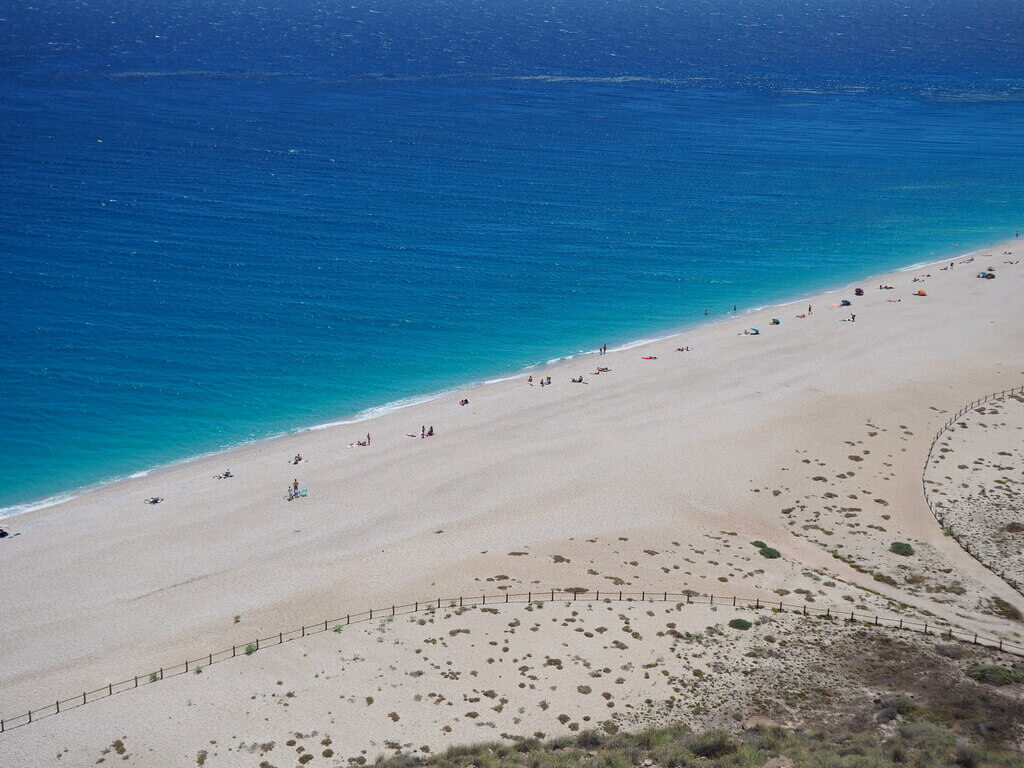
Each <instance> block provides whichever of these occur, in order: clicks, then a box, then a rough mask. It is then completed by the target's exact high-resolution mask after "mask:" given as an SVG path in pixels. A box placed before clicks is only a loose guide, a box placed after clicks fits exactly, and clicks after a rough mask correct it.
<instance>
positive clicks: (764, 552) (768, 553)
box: [761, 547, 782, 560]
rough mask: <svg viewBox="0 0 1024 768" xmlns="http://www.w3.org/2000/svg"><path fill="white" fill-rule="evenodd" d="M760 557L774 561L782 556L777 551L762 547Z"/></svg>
mask: <svg viewBox="0 0 1024 768" xmlns="http://www.w3.org/2000/svg"><path fill="white" fill-rule="evenodd" d="M761 557H767V558H768V559H769V560H774V559H775V558H777V557H782V555H780V554H779V550H777V549H773V548H772V547H762V548H761Z"/></svg>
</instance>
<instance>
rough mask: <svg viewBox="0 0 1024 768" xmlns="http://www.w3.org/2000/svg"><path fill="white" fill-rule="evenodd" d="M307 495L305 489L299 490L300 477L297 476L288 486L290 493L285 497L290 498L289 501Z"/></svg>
mask: <svg viewBox="0 0 1024 768" xmlns="http://www.w3.org/2000/svg"><path fill="white" fill-rule="evenodd" d="M305 495H306V491H305V490H302V491H300V490H299V479H298V478H295V479H294V480H292V484H291V485H289V486H288V493H287V495H286V496H285V498H286V499H288V501H292V500H293V499H300V498H302V497H303V496H305Z"/></svg>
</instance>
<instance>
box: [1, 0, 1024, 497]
mask: <svg viewBox="0 0 1024 768" xmlns="http://www.w3.org/2000/svg"><path fill="white" fill-rule="evenodd" d="M1022 30H1024V3H1021V2H1019V0H975V1H974V2H971V3H963V2H960V0H913V1H911V0H884V1H883V0H812V1H810V2H805V1H804V0H687V2H666V1H662V2H654V1H650V2H648V1H643V0H616V2H610V1H609V0H543V1H541V0H501V1H500V2H484V1H483V0H340V1H339V2H331V1H330V0H261V1H260V2H253V0H230V2H229V1H228V0H161V1H160V2H155V0H138V1H137V2H132V3H126V2H123V0H33V1H32V2H30V3H29V2H11V0H3V1H0V109H2V112H0V203H2V205H0V507H2V510H0V516H2V515H11V514H15V513H18V512H21V511H25V510H27V509H31V508H34V507H36V506H39V505H40V504H44V503H49V502H52V501H53V500H54V498H66V497H67V495H69V494H74V493H76V492H78V491H79V490H80V489H82V488H87V487H91V486H94V485H96V484H98V483H104V482H109V481H112V480H115V479H117V478H122V477H126V476H130V475H136V474H139V473H145V472H147V471H149V470H152V469H153V468H155V467H159V466H163V465H167V464H170V463H173V462H176V461H180V460H183V459H187V458H189V457H194V456H198V455H203V454H207V453H210V452H214V451H218V450H221V449H224V448H228V447H231V446H236V445H239V444H242V443H245V442H248V441H252V440H257V439H260V438H265V437H269V436H273V435H279V434H283V433H287V432H290V431H295V430H300V429H305V428H311V427H316V426H317V425H323V424H325V423H332V422H339V421H346V420H356V419H359V418H363V417H365V416H366V415H368V414H375V413H380V412H383V411H384V410H387V409H392V408H396V407H400V406H401V405H402V404H403V403H409V402H414V401H417V400H418V399H423V398H427V397H431V396H435V395H437V394H438V393H444V392H450V391H451V390H454V389H458V388H460V387H464V386H467V385H469V384H471V383H474V382H481V381H487V380H490V379H494V378H500V377H503V376H510V375H514V374H516V373H517V372H520V371H523V370H524V369H528V368H529V367H530V366H536V365H542V364H544V363H545V362H547V361H551V360H555V359H559V358H564V357H568V356H571V355H579V354H582V353H585V352H587V351H588V350H593V349H595V348H596V347H597V346H598V345H600V344H608V345H609V347H614V346H617V345H623V344H628V343H631V342H633V341H635V340H638V339H645V338H653V337H659V336H664V335H666V334H669V333H671V332H674V331H678V330H682V329H686V328H690V327H693V326H695V325H699V324H701V323H704V322H709V321H714V320H716V319H721V318H722V317H724V316H726V315H727V314H728V313H729V311H730V310H731V309H732V307H733V306H734V305H735V306H736V307H738V310H739V311H746V310H749V309H751V308H754V307H762V306H767V305H772V304H776V303H780V302H784V301H788V300H792V299H797V298H800V297H802V296H806V295H808V294H809V293H812V292H816V291H820V290H822V289H826V288H830V287H835V286H842V285H846V284H848V283H850V282H851V281H854V280H857V279H859V278H862V277H864V276H866V275H870V274H875V273H878V272H881V271H883V270H888V269H892V268H897V267H902V266H906V265H908V264H911V263H914V262H923V261H928V260H932V259H938V258H943V257H945V256H948V255H950V254H954V253H958V252H962V251H965V250H968V249H971V248H975V247H980V246H983V245H985V244H988V243H991V242H994V241H997V240H1000V239H1003V238H1008V237H1009V238H1012V237H1013V236H1014V233H1015V232H1016V231H1017V230H1018V229H1024V46H1021V44H1020V43H1021V39H1022V38H1021V34H1022ZM936 353H937V354H939V353H940V351H939V350H936ZM751 375H756V372H753V371H752V372H751Z"/></svg>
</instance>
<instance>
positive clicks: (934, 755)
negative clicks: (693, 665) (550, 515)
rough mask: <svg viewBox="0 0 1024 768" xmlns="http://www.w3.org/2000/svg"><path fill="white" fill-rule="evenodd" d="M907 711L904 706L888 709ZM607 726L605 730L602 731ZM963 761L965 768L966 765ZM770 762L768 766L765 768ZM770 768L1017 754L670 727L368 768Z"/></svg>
mask: <svg viewBox="0 0 1024 768" xmlns="http://www.w3.org/2000/svg"><path fill="white" fill-rule="evenodd" d="M895 705H896V706H898V708H900V709H904V710H906V711H908V712H909V711H912V710H913V704H912V702H909V701H899V702H895ZM607 725H608V726H611V724H610V723H609V724H607ZM775 758H781V759H780V760H778V761H775ZM965 760H967V762H965ZM769 761H773V762H769ZM766 764H771V765H775V766H780V768H781V766H788V765H796V766H837V767H840V766H841V767H843V768H854V767H855V766H857V767H859V766H872V767H874V766H877V767H878V768H885V767H886V766H890V767H891V766H915V768H940V767H942V766H951V765H959V766H962V767H966V766H983V765H984V766H990V767H991V768H1011V766H1018V765H1020V754H1019V753H1017V752H1014V751H1010V750H1004V749H997V748H992V747H985V746H980V745H972V744H968V743H966V742H963V741H961V742H959V743H958V742H957V740H956V738H955V736H954V735H953V733H952V732H951V731H949V730H947V729H946V728H944V727H942V726H939V725H935V724H933V723H930V722H920V721H913V720H910V721H907V722H903V723H901V725H900V727H899V728H898V730H896V731H895V732H893V733H892V734H891V735H888V736H883V735H879V734H876V733H872V732H855V731H850V730H831V731H804V730H799V731H790V730H786V729H783V728H780V727H769V726H759V727H757V728H754V729H752V730H749V731H747V732H746V733H745V734H744V736H743V737H742V738H737V737H733V736H730V735H729V734H728V733H725V732H724V731H710V732H706V733H693V732H691V731H690V730H689V729H688V728H687V727H686V726H683V725H673V726H669V727H665V728H655V729H651V730H646V731H641V732H639V733H632V734H629V733H621V732H618V729H617V728H615V727H614V726H611V727H607V726H606V727H605V728H604V730H603V731H584V732H582V733H580V734H579V735H578V736H563V737H560V738H556V739H549V740H547V741H540V740H539V739H536V738H522V737H519V738H517V739H516V741H515V743H514V744H508V743H489V744H476V745H471V746H455V747H451V748H449V749H448V750H447V751H445V752H443V753H441V754H437V755H429V756H421V755H413V754H408V753H403V754H398V755H395V756H393V757H389V758H380V759H378V760H377V762H376V763H375V764H374V768H419V767H422V768H469V766H480V765H485V766H501V768H570V767H571V766H579V765H586V766H601V767H602V768H629V767H630V766H643V765H656V766H663V768H684V766H692V765H700V766H702V767H703V768H757V767H758V766H763V765H766Z"/></svg>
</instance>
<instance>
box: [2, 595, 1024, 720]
mask: <svg viewBox="0 0 1024 768" xmlns="http://www.w3.org/2000/svg"><path fill="white" fill-rule="evenodd" d="M562 601H565V602H581V601H582V602H644V603H655V602H662V603H665V602H674V603H686V604H693V605H715V606H723V607H731V608H741V609H750V610H764V609H768V610H771V611H773V612H777V611H787V610H789V611H792V612H793V613H797V614H801V615H803V616H817V617H819V618H823V619H826V620H832V619H841V620H843V621H846V622H851V623H862V624H864V625H866V626H875V627H887V628H891V629H899V630H908V631H911V632H918V633H921V634H925V635H934V636H935V637H936V638H938V639H945V640H949V641H952V640H958V641H961V642H965V643H969V644H971V645H980V646H984V647H987V648H993V649H998V650H1000V651H1004V652H1008V653H1012V654H1015V655H1019V656H1024V646H1022V645H1017V644H1015V643H1010V642H1007V641H1004V640H999V639H996V638H991V637H983V636H982V635H979V634H977V633H972V632H964V631H962V630H956V629H953V628H952V627H949V626H946V627H943V626H939V625H936V624H935V623H928V622H920V621H908V620H906V619H903V618H893V617H887V616H881V615H878V614H868V613H863V612H858V611H846V610H837V609H835V608H815V607H808V606H807V604H806V603H804V604H800V605H797V604H794V603H786V602H784V601H782V600H764V599H761V598H740V597H735V596H732V597H723V596H720V595H703V594H700V593H697V592H694V591H693V590H685V591H683V592H666V591H656V592H648V591H642V592H623V591H613V590H608V591H601V590H596V591H593V592H591V591H585V590H559V589H551V590H546V591H540V592H532V591H531V592H524V593H517V594H507V593H506V594H501V595H480V596H475V595H474V596H468V597H467V596H460V597H453V598H440V597H438V598H434V599H432V600H429V601H426V602H419V601H417V602H414V603H406V604H404V605H392V606H390V607H385V608H371V609H369V610H367V611H362V612H360V613H353V614H346V615H345V616H342V617H339V618H336V619H325V620H324V621H319V622H317V623H315V624H311V625H303V626H301V627H299V628H298V629H293V630H290V631H287V632H278V633H277V634H276V635H274V634H272V635H270V636H268V637H262V638H261V637H257V638H256V639H254V640H252V641H251V642H249V643H244V644H242V645H232V646H231V648H230V649H225V650H222V651H216V652H213V653H207V654H205V655H203V656H200V657H199V658H197V659H186V660H185V661H184V662H183V663H180V664H176V665H173V666H170V667H160V668H158V669H156V670H151V671H149V672H145V673H143V674H142V675H134V676H133V677H130V678H127V679H126V680H122V681H120V682H117V683H107V684H106V685H104V686H102V687H100V688H96V689H94V690H91V691H83V692H82V693H81V694H76V695H74V696H72V697H70V698H66V699H58V700H56V701H55V702H54V703H53V704H47V705H45V706H42V707H39V708H37V709H29V710H28V711H27V712H26V713H25V714H18V715H14V716H12V717H7V718H3V719H0V733H4V732H6V731H10V730H12V729H14V728H19V727H22V726H25V725H29V724H30V723H33V722H36V721H37V720H41V719H43V718H46V717H52V716H53V715H57V714H60V713H61V712H66V711H67V710H69V709H75V708H77V707H81V706H84V705H85V704H90V703H92V702H94V701H98V700H100V699H105V698H109V697H110V696H114V695H115V694H118V693H124V692H126V691H129V690H134V689H136V688H140V687H143V686H146V685H152V684H153V683H157V682H160V681H161V680H164V679H166V678H169V677H176V676H178V675H184V674H187V673H188V672H190V671H191V672H194V671H197V670H200V669H201V668H202V667H205V666H209V665H210V664H217V663H219V662H222V661H228V660H229V659H234V658H236V657H238V656H251V655H252V654H254V653H256V652H258V651H260V650H262V649H265V648H267V647H270V646H275V645H282V644H284V643H286V642H290V641H292V640H299V639H301V638H304V637H308V636H312V635H317V634H321V633H324V632H330V631H336V632H341V631H342V628H343V627H347V626H350V625H352V624H359V623H362V622H367V621H372V620H373V619H378V620H385V619H388V618H392V617H396V616H406V615H410V614H416V613H422V612H433V611H436V610H439V609H442V608H447V609H457V608H467V607H476V606H488V605H509V604H518V605H524V604H537V603H548V602H562Z"/></svg>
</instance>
